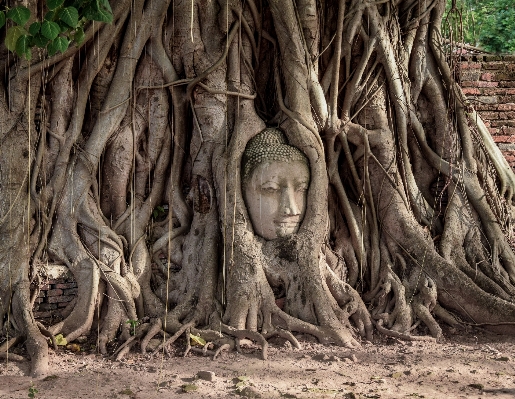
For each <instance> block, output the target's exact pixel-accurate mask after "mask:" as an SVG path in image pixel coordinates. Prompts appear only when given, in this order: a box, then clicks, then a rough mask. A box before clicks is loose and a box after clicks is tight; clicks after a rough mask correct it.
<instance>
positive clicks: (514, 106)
mask: <svg viewBox="0 0 515 399" xmlns="http://www.w3.org/2000/svg"><path fill="white" fill-rule="evenodd" d="M498 109H499V111H515V103H507V104H499V106H498Z"/></svg>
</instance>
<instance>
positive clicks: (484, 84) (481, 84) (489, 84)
mask: <svg viewBox="0 0 515 399" xmlns="http://www.w3.org/2000/svg"><path fill="white" fill-rule="evenodd" d="M474 83H475V84H476V87H497V86H499V82H484V81H482V80H479V81H477V82H474Z"/></svg>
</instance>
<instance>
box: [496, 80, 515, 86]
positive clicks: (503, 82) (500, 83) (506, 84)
mask: <svg viewBox="0 0 515 399" xmlns="http://www.w3.org/2000/svg"><path fill="white" fill-rule="evenodd" d="M499 87H515V82H509V81H504V80H503V81H501V82H499Z"/></svg>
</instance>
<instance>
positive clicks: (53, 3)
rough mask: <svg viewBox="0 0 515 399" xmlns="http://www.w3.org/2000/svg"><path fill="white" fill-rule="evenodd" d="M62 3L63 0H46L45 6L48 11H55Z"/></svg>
mask: <svg viewBox="0 0 515 399" xmlns="http://www.w3.org/2000/svg"><path fill="white" fill-rule="evenodd" d="M63 3H64V0H47V2H46V5H47V7H48V9H49V10H55V9H56V8H57V7H59V6H60V5H61V4H63Z"/></svg>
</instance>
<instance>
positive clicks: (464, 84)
mask: <svg viewBox="0 0 515 399" xmlns="http://www.w3.org/2000/svg"><path fill="white" fill-rule="evenodd" d="M460 86H461V87H462V88H464V87H477V81H475V80H463V81H462V82H461V83H460Z"/></svg>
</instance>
